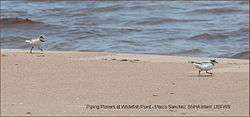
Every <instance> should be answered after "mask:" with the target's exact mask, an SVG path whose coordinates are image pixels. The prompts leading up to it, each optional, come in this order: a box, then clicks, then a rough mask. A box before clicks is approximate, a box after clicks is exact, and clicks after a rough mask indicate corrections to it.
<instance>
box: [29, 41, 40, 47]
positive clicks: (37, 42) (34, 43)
mask: <svg viewBox="0 0 250 117" xmlns="http://www.w3.org/2000/svg"><path fill="white" fill-rule="evenodd" d="M30 44H32V45H33V46H40V45H41V44H42V42H41V41H40V40H39V39H32V40H31V43H30Z"/></svg>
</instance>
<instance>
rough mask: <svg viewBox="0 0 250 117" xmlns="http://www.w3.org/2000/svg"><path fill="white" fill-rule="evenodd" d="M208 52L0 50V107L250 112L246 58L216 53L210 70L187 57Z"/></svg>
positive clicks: (35, 111) (5, 111)
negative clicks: (197, 66) (186, 54)
mask: <svg viewBox="0 0 250 117" xmlns="http://www.w3.org/2000/svg"><path fill="white" fill-rule="evenodd" d="M207 59H208V58H195V57H180V56H167V55H147V54H118V53H105V52H50V51H49V52H43V53H34V54H30V53H28V52H27V51H20V50H1V114H2V115H3V116H4V115H22V116H23V115H42V116H45V115H178V116H191V115H192V116H194V115H231V116H234V115H238V116H239V115H241V116H247V115H249V60H248V59H226V58H225V59H224V58H218V59H217V61H218V62H219V64H217V65H216V68H215V69H214V70H213V73H214V75H213V76H209V75H205V74H204V73H202V75H201V76H198V70H196V69H195V68H194V67H193V65H192V64H190V63H188V61H190V60H207ZM101 105H102V106H101ZM119 105H130V107H129V108H119V107H121V106H119ZM131 105H134V106H131ZM137 105H138V106H139V107H138V106H137ZM202 105H203V106H202ZM201 106H202V107H201ZM206 106H207V107H209V108H205V107H206ZM210 106H211V108H210ZM99 107H100V108H99ZM137 107H138V108H137Z"/></svg>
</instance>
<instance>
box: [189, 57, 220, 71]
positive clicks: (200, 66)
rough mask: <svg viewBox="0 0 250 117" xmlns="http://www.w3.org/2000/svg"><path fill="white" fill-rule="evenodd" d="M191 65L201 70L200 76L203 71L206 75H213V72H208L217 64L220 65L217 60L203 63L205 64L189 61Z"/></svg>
mask: <svg viewBox="0 0 250 117" xmlns="http://www.w3.org/2000/svg"><path fill="white" fill-rule="evenodd" d="M189 62H190V63H193V65H194V66H195V68H197V69H199V75H200V74H201V71H206V73H208V74H211V75H213V73H212V72H208V71H210V70H212V69H214V67H215V64H216V63H218V62H217V61H216V60H214V59H213V60H210V61H203V62H196V61H189Z"/></svg>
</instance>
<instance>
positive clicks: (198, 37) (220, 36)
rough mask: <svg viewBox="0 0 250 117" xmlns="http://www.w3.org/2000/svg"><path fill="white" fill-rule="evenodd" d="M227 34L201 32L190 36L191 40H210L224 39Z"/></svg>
mask: <svg viewBox="0 0 250 117" xmlns="http://www.w3.org/2000/svg"><path fill="white" fill-rule="evenodd" d="M227 37H228V35H226V34H221V33H214V34H209V33H203V34H200V35H196V36H193V37H191V38H190V39H191V40H211V39H226V38H227Z"/></svg>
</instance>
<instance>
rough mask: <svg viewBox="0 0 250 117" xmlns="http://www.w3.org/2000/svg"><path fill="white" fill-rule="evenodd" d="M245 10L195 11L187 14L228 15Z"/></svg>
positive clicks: (214, 9)
mask: <svg viewBox="0 0 250 117" xmlns="http://www.w3.org/2000/svg"><path fill="white" fill-rule="evenodd" d="M242 11H243V10H240V9H233V8H213V9H197V10H193V11H189V12H186V13H191V14H207V13H209V14H210V13H211V14H226V13H238V12H242Z"/></svg>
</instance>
